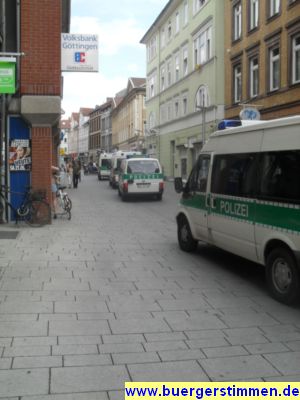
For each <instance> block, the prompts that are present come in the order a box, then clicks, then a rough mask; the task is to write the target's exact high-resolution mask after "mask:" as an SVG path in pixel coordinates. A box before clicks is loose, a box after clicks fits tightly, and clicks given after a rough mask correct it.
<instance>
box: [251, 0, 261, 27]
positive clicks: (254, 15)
mask: <svg viewBox="0 0 300 400" xmlns="http://www.w3.org/2000/svg"><path fill="white" fill-rule="evenodd" d="M249 7H250V10H249V11H250V13H249V14H250V20H249V30H250V31H251V30H252V29H255V28H257V27H258V13H259V0H250V4H249Z"/></svg>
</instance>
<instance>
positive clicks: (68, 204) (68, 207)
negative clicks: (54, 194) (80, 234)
mask: <svg viewBox="0 0 300 400" xmlns="http://www.w3.org/2000/svg"><path fill="white" fill-rule="evenodd" d="M64 209H65V210H68V211H71V210H72V200H71V199H70V198H69V196H68V195H65V196H64Z"/></svg>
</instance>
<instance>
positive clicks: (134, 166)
mask: <svg viewBox="0 0 300 400" xmlns="http://www.w3.org/2000/svg"><path fill="white" fill-rule="evenodd" d="M127 172H128V173H132V174H141V173H143V174H155V173H159V172H160V168H159V164H158V162H157V161H156V160H130V161H129V162H128V167H127Z"/></svg>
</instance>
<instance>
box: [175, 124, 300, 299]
mask: <svg viewBox="0 0 300 400" xmlns="http://www.w3.org/2000/svg"><path fill="white" fill-rule="evenodd" d="M233 123H234V124H237V123H238V124H240V122H237V121H233ZM229 124H230V122H229ZM221 125H222V128H224V127H225V126H226V123H224V122H223V124H221ZM175 190H176V191H177V192H178V193H182V196H181V200H180V205H179V209H178V212H177V215H176V220H177V236H178V242H179V246H180V248H181V249H182V250H184V251H187V252H190V251H194V250H196V248H197V244H198V241H203V242H206V243H209V244H212V245H215V246H218V247H220V248H222V249H224V250H227V251H229V252H232V253H234V254H237V255H239V256H242V257H244V258H247V259H248V260H252V261H255V262H257V263H260V264H262V265H264V266H265V269H266V280H267V284H268V287H269V290H270V292H271V294H272V295H273V297H275V298H276V299H277V300H279V301H281V302H283V303H286V304H291V303H295V302H297V301H299V299H300V272H299V271H300V117H298V116H297V117H289V118H282V119H278V120H271V121H262V122H260V123H256V124H254V125H248V126H237V127H233V128H227V129H221V130H220V129H219V130H218V131H217V132H215V133H214V134H212V135H211V136H210V138H209V141H208V142H207V143H206V144H205V145H204V147H203V149H202V151H201V154H200V155H199V157H198V160H197V162H196V164H195V166H194V167H193V169H192V171H191V174H190V176H189V178H188V181H187V182H186V184H185V185H184V184H183V182H182V179H181V178H180V177H179V178H175Z"/></svg>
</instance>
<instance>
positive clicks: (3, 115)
mask: <svg viewBox="0 0 300 400" xmlns="http://www.w3.org/2000/svg"><path fill="white" fill-rule="evenodd" d="M1 13H2V19H1V31H2V52H5V51H6V12H5V0H2V4H1ZM5 120H6V95H5V94H2V102H1V128H0V171H1V177H0V183H1V184H2V183H3V178H4V177H5V175H6V174H5V169H4V168H3V167H4V160H3V140H4V137H5ZM1 190H2V188H1V186H0V191H1ZM2 222H3V208H2V211H1V214H0V223H2Z"/></svg>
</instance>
